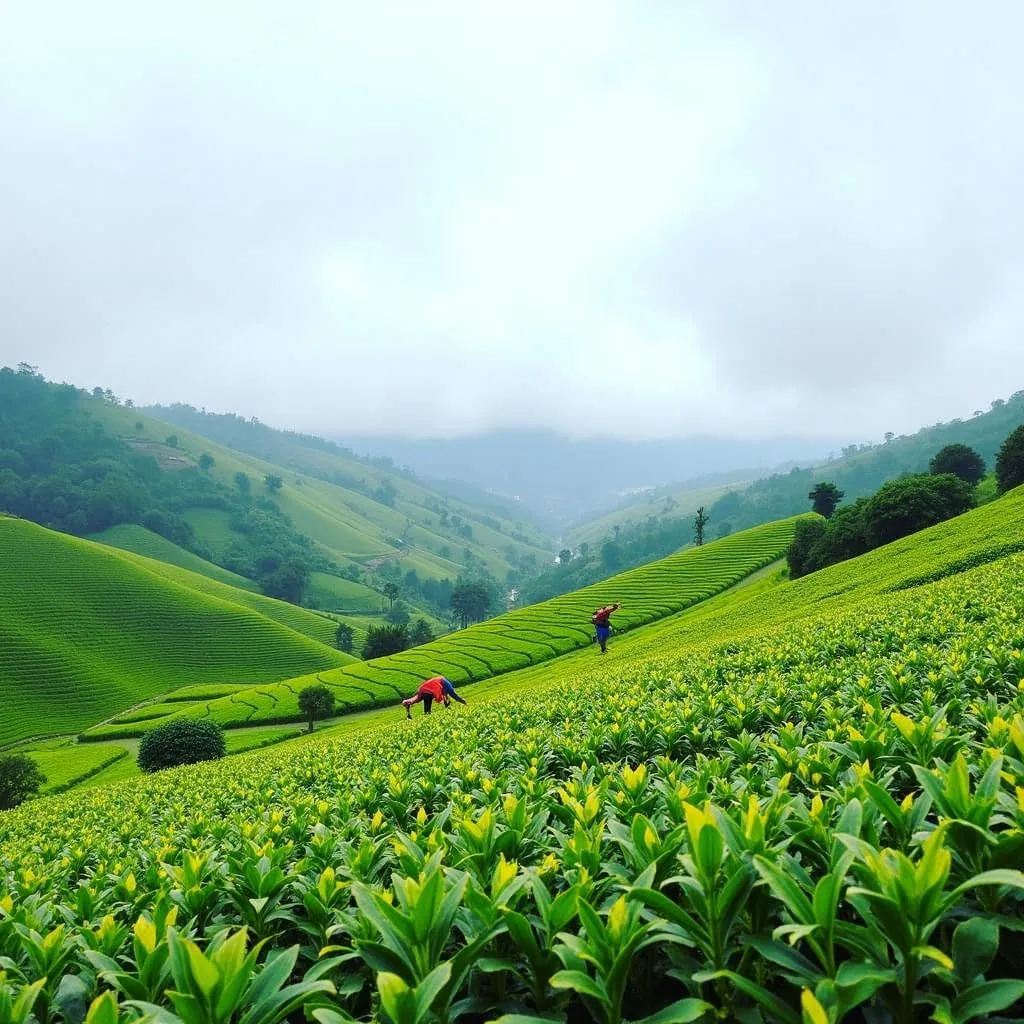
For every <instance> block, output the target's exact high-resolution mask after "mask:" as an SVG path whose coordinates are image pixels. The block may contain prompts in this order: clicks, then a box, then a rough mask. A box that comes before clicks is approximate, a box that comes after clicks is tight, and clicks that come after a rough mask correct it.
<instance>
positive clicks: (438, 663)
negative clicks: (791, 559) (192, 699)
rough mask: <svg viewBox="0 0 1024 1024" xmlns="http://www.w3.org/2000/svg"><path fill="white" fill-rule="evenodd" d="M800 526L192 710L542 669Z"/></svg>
mask: <svg viewBox="0 0 1024 1024" xmlns="http://www.w3.org/2000/svg"><path fill="white" fill-rule="evenodd" d="M796 521H797V520H796V519H789V520H784V521H782V522H779V523H771V524H769V525H767V526H760V527H757V528H756V529H753V530H747V531H745V532H744V533H740V534H736V535H735V536H732V537H727V538H725V539H724V540H720V541H716V542H714V543H713V544H707V545H705V546H704V547H701V548H693V549H689V550H686V551H683V552H680V553H678V554H675V555H671V556H670V557H668V558H664V559H662V560H660V561H658V562H652V563H651V564H650V565H646V566H642V567H640V568H638V569H632V570H630V571H629V572H626V573H622V574H621V575H619V576H615V577H612V578H611V579H609V580H605V581H603V582H601V583H597V584H594V585H593V586H591V587H587V588H585V589H583V590H579V591H576V592H574V593H571V594H565V595H563V596H561V597H556V598H553V599H552V600H550V601H545V602H544V603H542V604H537V605H531V606H530V607H528V608H523V609H520V610H517V611H513V612H508V613H506V614H505V615H501V616H499V617H497V618H495V619H491V620H488V621H487V622H483V623H480V624H478V625H475V626H470V627H469V628H468V629H464V630H459V631H458V632H456V633H452V634H449V635H447V636H444V637H442V638H440V639H439V640H435V641H433V642H432V643H429V644H424V645H423V646H422V647H416V648H413V649H412V650H409V651H404V652H402V653H401V654H395V655H391V656H389V657H386V658H378V659H376V660H374V661H372V662H361V663H356V664H352V665H347V666H345V667H344V669H342V670H336V671H327V672H325V671H318V672H315V673H311V674H309V675H307V676H304V677H301V678H298V679H291V680H288V681H286V682H283V683H280V684H278V685H277V686H266V687H260V688H259V690H258V691H254V692H251V693H246V694H244V695H242V694H233V695H231V696H230V697H226V698H223V699H221V700H212V701H210V702H209V703H207V704H204V705H203V706H202V708H201V709H193V710H189V711H183V712H182V714H190V715H200V716H201V717H210V718H212V719H213V720H214V721H216V722H219V723H220V724H222V725H224V726H228V727H232V726H239V725H253V724H256V723H258V722H287V721H297V720H299V719H300V718H301V716H300V714H299V710H298V705H297V699H298V693H299V691H300V690H301V689H302V688H303V687H304V686H308V685H311V684H313V683H317V682H319V683H323V684H326V685H327V686H329V687H330V688H331V689H332V690H333V691H334V693H335V697H336V699H337V701H338V704H339V706H340V707H341V708H346V709H349V710H354V709H357V708H367V707H373V706H375V705H379V704H381V703H390V702H394V701H396V700H398V699H399V698H401V697H405V696H407V695H408V694H409V693H411V692H412V691H413V690H415V688H416V687H417V686H418V685H419V683H420V682H422V680H423V679H425V678H428V677H429V676H433V675H437V674H438V673H441V674H444V675H446V676H448V678H450V679H451V680H452V681H453V682H454V683H456V684H458V683H463V682H472V681H476V680H480V679H486V678H489V677H491V676H493V675H496V674H500V673H504V672H510V671H513V670H515V669H518V668H523V667H525V666H528V665H534V664H538V663H540V662H543V661H546V660H548V659H550V658H553V657H556V656H557V655H561V654H565V653H566V652H568V651H572V650H574V649H577V648H580V647H584V646H586V645H588V644H589V643H590V641H591V637H592V635H593V627H592V626H591V625H590V621H589V620H590V616H591V614H592V612H593V611H594V609H595V608H596V607H598V606H599V605H601V604H604V603H606V602H609V601H612V600H618V601H622V602H623V608H622V610H621V611H620V612H618V613H617V615H616V617H615V622H616V627H617V628H618V629H631V628H634V627H636V626H639V625H642V624H644V623H647V622H651V621H653V620H654V619H657V618H660V617H662V616H665V615H669V614H672V613H673V612H677V611H679V610H680V609H682V608H686V607H688V606H690V605H692V604H695V603H696V602H698V601H701V600H704V599H706V598H707V597H710V596H711V595H713V594H716V593H719V592H720V591H722V590H724V589H726V588H727V587H729V586H731V585H732V584H734V583H736V582H738V581H739V580H741V579H742V578H743V577H745V576H747V575H749V574H750V573H752V572H754V571H755V570H757V569H759V568H760V567H761V566H763V565H767V564H768V563H769V562H772V561H774V560H775V559H777V558H779V557H780V556H781V554H782V553H783V552H784V551H785V549H786V547H787V546H788V544H789V541H790V539H791V537H792V535H793V530H794V529H795V524H796ZM155 724H158V720H151V721H148V722H146V723H137V724H136V725H135V727H134V730H133V729H132V728H131V727H129V729H128V733H129V734H130V733H131V732H132V731H134V732H136V733H141V732H142V731H144V730H145V729H147V728H151V727H152V726H153V725H155ZM123 734H125V732H124V729H123V728H122V730H121V731H120V732H119V733H118V735H123ZM89 735H90V737H93V736H95V737H102V736H108V735H110V730H109V729H106V728H103V729H99V730H92V731H90V733H89Z"/></svg>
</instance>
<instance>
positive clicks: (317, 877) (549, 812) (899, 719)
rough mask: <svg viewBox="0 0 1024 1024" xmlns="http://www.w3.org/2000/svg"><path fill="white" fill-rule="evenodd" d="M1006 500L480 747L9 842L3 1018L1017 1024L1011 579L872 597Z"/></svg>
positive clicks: (496, 707)
mask: <svg viewBox="0 0 1024 1024" xmlns="http://www.w3.org/2000/svg"><path fill="white" fill-rule="evenodd" d="M1004 501H1006V502H1007V506H1006V507H1005V508H1003V509H1001V510H1000V509H998V508H997V506H999V505H1000V504H1001V502H997V503H994V505H993V506H990V507H986V508H985V509H982V510H979V512H975V513H971V514H970V516H965V517H963V519H962V520H958V521H955V522H951V523H947V524H943V525H941V526H939V527H937V528H935V529H934V530H932V531H931V532H930V534H929V535H927V536H917V537H911V538H906V539H905V540H903V541H900V542H897V544H895V545H893V546H892V547H891V548H890V549H888V550H887V551H886V552H885V553H884V554H883V553H882V552H878V553H873V554H869V555H867V556H866V557H865V558H863V559H861V560H860V561H859V562H857V563H854V562H847V563H845V564H843V565H841V566H836V567H834V568H832V569H829V570H827V571H825V572H822V573H820V574H818V575H817V576H816V577H812V578H809V579H805V580H801V581H797V582H796V583H793V584H789V585H786V586H784V587H779V588H775V589H774V590H770V591H768V592H766V593H765V594H763V595H761V596H759V597H754V598H751V599H749V600H747V601H742V600H740V599H739V595H741V594H742V591H736V592H735V593H734V594H732V595H728V596H724V597H722V598H720V599H719V600H720V601H722V602H723V606H722V609H721V614H720V615H718V616H717V617H716V616H715V615H709V614H707V613H706V611H705V610H702V608H701V607H698V608H695V609H693V611H692V612H690V613H688V615H687V616H685V617H684V618H683V620H682V621H680V622H677V623H676V624H675V632H671V631H670V627H671V623H666V624H665V625H663V626H658V627H654V629H655V630H656V631H659V632H658V642H657V645H656V646H654V645H649V646H648V645H642V644H641V643H640V640H641V635H640V634H637V635H636V636H635V637H633V638H625V640H624V642H623V644H622V645H621V647H623V648H625V647H626V646H627V644H628V643H630V642H634V647H635V652H636V656H635V657H634V658H633V659H632V660H626V659H623V660H622V661H620V662H619V663H618V664H615V665H614V666H613V665H610V664H605V665H602V664H601V663H600V662H601V659H592V660H591V664H593V665H594V667H592V668H590V669H589V670H580V671H577V673H576V674H572V673H567V672H566V671H565V669H564V668H559V667H558V666H557V663H556V664H555V665H551V666H546V667H545V669H544V671H545V672H546V676H545V677H544V678H536V677H534V678H533V679H532V682H531V681H527V680H526V679H525V678H524V680H523V681H521V682H519V683H516V682H515V681H514V680H513V679H512V678H511V677H510V678H509V680H508V681H507V683H506V686H507V687H508V689H507V691H506V692H505V693H504V694H503V695H500V696H497V697H494V698H492V699H491V700H490V701H484V700H480V701H474V703H473V709H472V714H466V713H462V712H461V709H460V711H459V712H457V713H453V714H451V715H448V716H445V717H444V719H441V720H436V719H440V718H441V716H433V718H434V719H435V720H434V721H431V720H429V719H424V720H422V721H417V723H416V725H415V728H413V727H409V728H405V725H406V723H401V726H397V727H395V728H391V729H379V730H376V731H364V732H361V733H356V734H354V735H352V736H350V737H348V738H346V739H344V740H341V741H338V742H334V743H327V742H314V743H310V744H307V745H305V746H303V747H299V748H293V749H291V750H285V749H279V750H277V751H274V750H269V751H266V752H260V753H257V754H252V755H249V756H248V757H246V758H244V759H241V760H238V761H234V762H232V763H230V764H218V765H210V766H207V767H205V768H204V769H203V770H202V771H193V772H189V773H187V774H180V775H177V776H176V777H174V778H166V777H159V776H155V777H152V778H148V779H143V780H140V781H138V782H135V783H127V784H124V785H122V786H119V787H118V788H117V789H116V790H111V791H109V792H108V793H103V792H96V793H92V794H89V796H88V798H87V799H83V798H82V797H81V796H78V795H73V796H71V797H58V798H48V799H46V800H43V801H40V802H38V803H36V804H33V806H32V807H31V808H29V809H24V810H21V811H14V812H12V813H11V814H10V815H9V816H7V817H6V818H5V821H4V825H5V833H4V838H3V840H2V841H0V843H2V845H0V908H2V913H0V943H2V944H3V950H4V954H3V955H4V958H5V959H4V964H5V975H4V976H3V978H0V1011H3V1012H5V1013H6V1014H7V1016H6V1017H5V1018H4V1019H10V1020H15V1019H17V1018H15V1016H14V1011H13V1008H14V1007H15V1006H16V1005H18V1006H20V1007H21V1008H22V1011H23V1012H22V1019H23V1020H27V1019H28V1017H27V1014H28V1012H34V1014H35V1015H36V1018H37V1019H40V1020H41V1019H53V1020H55V1021H56V1020H58V1019H63V1018H64V1017H65V1016H66V1014H65V1011H64V1010H63V1009H62V1008H61V1007H66V1006H67V1005H69V1004H68V1002H67V1000H68V999H69V998H71V996H72V994H74V996H75V998H76V999H77V1000H78V1003H79V1005H81V1006H82V1007H83V1008H84V1007H88V1006H89V1005H90V1004H93V1005H96V1004H95V1002H94V1001H96V1000H105V1004H106V1009H104V1012H108V1011H109V1013H114V1012H118V1013H123V1014H128V1013H132V1014H134V1013H136V1011H140V1012H141V1011H143V1010H144V1011H146V1012H153V1013H156V1012H158V1010H159V1012H162V1013H163V1014H165V1015H166V1014H168V1013H174V1014H176V1015H177V1016H178V1018H179V1019H180V1020H182V1021H187V1022H190V1024H200V1022H202V1024H208V1022H210V1021H216V1022H218V1024H241V1022H242V1021H251V1022H256V1021H275V1020H276V1021H281V1022H283V1021H285V1020H294V1021H298V1020H302V1019H308V1020H315V1021H318V1022H319V1024H339V1022H340V1021H348V1020H352V1019H357V1020H369V1019H383V1018H384V1015H385V1014H386V1015H387V1019H389V1020H391V1021H394V1022H396V1024H421V1022H426V1021H431V1022H433V1021H447V1022H449V1024H471V1022H474V1021H480V1020H485V1021H495V1020H503V1021H505V1024H525V1022H526V1021H527V1020H531V1019H532V1020H533V1021H534V1022H536V1021H537V1020H538V1019H546V1020H552V1021H553V1020H594V1021H600V1022H602V1024H621V1022H622V1021H624V1020H625V1019H627V1018H628V1019H629V1020H632V1021H638V1022H646V1024H670V1022H672V1021H681V1022H682V1021H697V1020H701V1021H705V1022H707V1021H710V1020H740V1021H743V1020H760V1021H764V1022H766V1024H780V1022H781V1024H799V1022H801V1021H802V1020H806V1021H810V1022H813V1024H821V1022H823V1021H824V1022H833V1021H835V1022H839V1021H844V1020H845V1021H848V1022H850V1024H852V1022H854V1021H857V1020H891V1021H893V1022H895V1024H920V1021H922V1020H924V1019H925V1018H926V1017H927V1016H932V1017H934V1019H936V1020H939V1021H944V1020H950V1021H964V1022H966V1021H970V1020H975V1019H978V1018H981V1017H983V1016H985V1015H992V1016H995V1017H997V1019H998V1017H999V1016H1000V1015H1002V1016H1003V1017H1004V1019H1015V1018H1016V1017H1017V1016H1019V1008H1018V1006H1017V1005H1016V1004H1017V1001H1018V1000H1020V999H1021V997H1022V995H1024V978H1022V967H1021V964H1022V961H1021V958H1020V930H1019V923H1020V919H1021V914H1022V911H1024V873H1022V872H1021V871H1020V870H1019V865H1020V863H1021V850H1022V847H1024V812H1022V808H1021V803H1020V796H1019V793H1018V786H1019V779H1020V777H1021V774H1022V773H1024V706H1022V704H1021V694H1022V692H1024V691H1022V688H1021V685H1022V682H1024V663H1022V656H1021V647H1020V628H1019V627H1020V621H1021V616H1022V613H1024V591H1022V590H1021V588H1020V586H1019V579H1020V574H1021V572H1022V571H1024V555H1019V554H1018V555H1014V556H1010V557H1008V558H1003V559H1001V560H997V561H995V562H994V563H991V564H987V565H986V564H983V565H979V566H978V567H977V568H974V569H971V570H969V571H967V572H963V573H960V574H959V575H957V576H956V577H955V578H953V579H948V580H940V581H939V582H936V583H932V584H928V585H924V586H921V587H918V588H916V589H914V590H910V591H900V592H897V593H886V591H887V590H889V589H891V588H892V587H893V586H895V585H897V584H898V583H899V582H900V581H901V580H903V579H905V578H907V577H908V576H909V575H910V574H912V573H914V572H918V573H924V572H928V571H937V570H938V567H940V565H942V564H945V565H946V567H947V569H949V568H950V567H951V566H952V563H951V562H950V561H949V559H950V558H952V557H953V556H954V554H960V555H970V556H971V557H980V556H981V554H982V553H983V552H984V551H985V550H989V548H988V545H990V544H992V543H995V542H996V541H999V542H1002V543H1006V542H1008V540H1009V539H1010V538H1009V537H1008V533H1009V532H1010V531H1011V530H1012V529H1013V528H1014V522H1015V520H1014V519H1013V515H1014V513H1019V511H1020V505H1021V504H1022V503H1024V495H1020V496H1017V497H1011V498H1010V499H1004ZM997 512H1001V514H1002V519H1000V520H999V521H1000V523H1001V526H1002V532H1001V534H1000V533H992V532H990V530H989V528H990V526H991V524H992V523H993V522H994V521H995V520H996V518H997V515H996V514H997ZM1017 530H1018V532H1019V530H1020V527H1019V526H1018V527H1017ZM713 547H714V545H708V546H707V549H713ZM936 552H940V554H936ZM858 588H861V589H858ZM864 588H874V589H873V590H870V593H869V592H868V591H867V590H865V589H864ZM738 600H739V603H737V601H738ZM709 604H710V603H709ZM726 605H727V606H726ZM653 650H656V651H657V654H656V655H654V656H652V651H653ZM583 657H584V655H580V656H579V658H580V659H582V658H583ZM576 665H577V668H579V667H580V665H581V661H580V660H577V662H576ZM610 692H614V694H615V699H614V701H609V700H608V699H607V696H608V694H609V693H610ZM339 778H342V779H344V780H345V782H344V785H341V786H339V782H338V780H339ZM240 929H244V933H241V932H240ZM69 979H70V980H69ZM4 999H6V1000H7V1002H6V1004H5V1003H3V1002H2V1000H4ZM8 1007H11V1010H10V1011H8ZM115 1019H116V1018H115ZM126 1019H131V1018H128V1017H126ZM171 1019H173V1018H171Z"/></svg>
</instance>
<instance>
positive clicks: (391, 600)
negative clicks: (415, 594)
mask: <svg viewBox="0 0 1024 1024" xmlns="http://www.w3.org/2000/svg"><path fill="white" fill-rule="evenodd" d="M381 590H382V591H383V592H384V596H385V597H386V598H387V599H388V607H389V608H394V607H395V602H396V601H397V600H398V599H399V597H401V596H402V588H401V587H400V586H399V585H398V584H397V583H395V582H394V581H393V580H388V582H387V583H385V584H384V586H383V587H381Z"/></svg>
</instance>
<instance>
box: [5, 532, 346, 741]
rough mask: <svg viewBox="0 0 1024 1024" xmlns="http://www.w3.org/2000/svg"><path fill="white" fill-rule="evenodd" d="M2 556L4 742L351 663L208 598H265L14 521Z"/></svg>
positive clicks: (70, 729)
mask: <svg viewBox="0 0 1024 1024" xmlns="http://www.w3.org/2000/svg"><path fill="white" fill-rule="evenodd" d="M0 550H3V552H4V571H3V572H2V573H0V706H2V707H3V708H4V712H5V713H4V714H3V715H2V716H0V743H10V742H13V741H15V740H18V739H21V738H24V737H28V736H33V735H41V734H52V733H57V732H61V733H66V732H73V731H77V730H80V729H83V728H86V727H87V726H89V725H92V724H94V723H96V722H98V721H101V720H103V719H104V718H107V717H109V716H110V715H113V714H116V713H117V712H118V711H121V710H124V709H126V708H128V707H131V706H132V705H134V704H137V703H138V702H140V701H142V700H145V699H148V698H152V697H154V696H156V695H158V694H160V693H166V692H168V691H170V690H173V689H175V688H177V687H179V686H182V685H185V684H188V683H200V682H223V681H235V682H248V683H258V682H261V681H270V680H274V679H280V678H281V677H282V676H290V675H294V674H295V673H297V672H303V671H307V672H308V671H315V670H317V669H327V668H330V667H333V666H337V665H340V664H344V663H345V661H347V660H349V659H348V658H347V656H346V655H343V654H341V653H340V652H338V651H335V650H332V649H331V648H328V647H326V646H325V645H323V644H320V643H318V642H316V641H315V640H313V639H311V638H310V637H307V636H304V635H302V634H300V633H297V632H296V631H295V630H293V629H289V628H288V627H286V626H284V625H282V624H281V623H279V622H275V621H274V620H272V619H270V618H267V617H266V616H265V615H260V614H258V613H257V612H255V611H253V610H251V609H250V608H247V607H244V606H243V605H241V604H238V603H234V602H231V601H227V600H224V599H223V598H221V597H219V596H213V594H212V593H211V592H210V591H211V590H215V589H216V588H220V589H221V590H223V591H227V592H229V593H231V594H234V595H239V596H240V597H243V596H244V598H246V599H254V598H258V595H253V594H247V593H246V592H245V591H240V590H235V589H233V588H228V587H224V586H223V585H222V584H219V583H216V582H215V581H213V580H209V579H207V578H206V577H202V576H197V575H196V574H193V573H188V571H187V570H184V569H178V568H176V567H173V566H166V565H164V564H163V563H159V562H153V561H152V560H149V559H145V558H143V557H142V556H138V555H131V554H128V553H124V552H120V551H117V550H115V549H113V548H109V547H106V546H104V545H102V544H96V543H93V542H91V541H86V540H80V539H77V538H74V537H68V536H66V535H64V534H59V533H54V532H53V531H50V530H46V529H44V528H43V527H41V526H37V525H36V524H34V523H29V522H25V521H23V520H17V519H11V518H7V517H0ZM174 576H177V579H174V578H171V577H174ZM182 578H189V579H192V580H195V581H200V582H201V585H202V587H203V588H205V589H206V592H202V591H199V590H196V589H192V588H190V587H188V586H186V585H184V584H183V583H182V582H180V581H179V580H180V579H182ZM261 600H265V599H261Z"/></svg>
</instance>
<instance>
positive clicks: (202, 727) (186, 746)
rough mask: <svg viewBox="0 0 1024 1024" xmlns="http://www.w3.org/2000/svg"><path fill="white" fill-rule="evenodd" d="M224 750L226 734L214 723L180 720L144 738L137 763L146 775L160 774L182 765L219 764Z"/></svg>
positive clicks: (159, 727)
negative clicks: (150, 773)
mask: <svg viewBox="0 0 1024 1024" xmlns="http://www.w3.org/2000/svg"><path fill="white" fill-rule="evenodd" d="M225 750H226V748H225V744H224V730H223V729H222V728H221V727H220V726H219V725H217V724H216V723H215V722H207V721H198V720H197V719H194V718H179V719H176V720H174V721H171V722H167V723H166V725H158V726H157V727H156V728H155V729H152V730H151V731H150V732H147V733H146V734H145V735H144V736H143V737H142V742H141V743H140V744H139V754H138V762H139V767H140V768H141V769H142V770H143V771H144V772H158V771H160V770H161V769H162V768H173V767H174V766H175V765H179V764H195V763H196V762H198V761H216V760H218V759H219V758H222V757H223V756H224V753H225Z"/></svg>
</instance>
